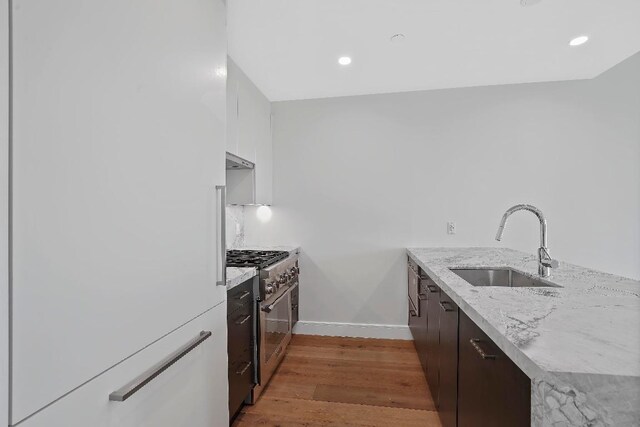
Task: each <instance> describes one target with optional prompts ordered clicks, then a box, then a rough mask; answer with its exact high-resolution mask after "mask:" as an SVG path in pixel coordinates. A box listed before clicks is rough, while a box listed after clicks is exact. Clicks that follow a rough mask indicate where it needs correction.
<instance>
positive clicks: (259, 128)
mask: <svg viewBox="0 0 640 427" xmlns="http://www.w3.org/2000/svg"><path fill="white" fill-rule="evenodd" d="M227 78H228V83H227V87H228V99H227V111H228V117H229V121H228V123H227V125H228V126H227V151H229V152H230V153H233V154H235V155H237V156H239V157H242V158H244V159H246V160H249V161H251V162H253V163H255V172H254V173H255V177H254V179H255V200H248V199H247V200H238V199H243V198H245V199H246V197H239V198H238V197H234V196H235V195H234V194H230V197H229V199H230V200H233V201H234V202H236V203H238V204H253V203H257V204H265V205H270V204H271V202H272V182H273V172H272V164H273V159H272V151H273V146H272V138H271V102H269V100H268V99H267V98H266V97H265V96H264V95H263V94H262V92H260V90H259V89H258V88H257V87H256V86H255V85H254V84H253V83H252V82H251V80H249V78H248V77H247V76H246V75H245V74H244V73H243V72H242V70H241V69H240V68H239V67H238V66H237V65H236V64H235V63H234V62H233V61H232V60H231V59H229V60H228V68H227Z"/></svg>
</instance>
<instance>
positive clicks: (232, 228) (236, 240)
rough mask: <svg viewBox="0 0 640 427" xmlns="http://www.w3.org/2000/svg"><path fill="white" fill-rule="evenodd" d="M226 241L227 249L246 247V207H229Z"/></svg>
mask: <svg viewBox="0 0 640 427" xmlns="http://www.w3.org/2000/svg"><path fill="white" fill-rule="evenodd" d="M226 239H227V248H238V247H241V246H244V244H245V234H244V206H235V205H234V206H227V233H226Z"/></svg>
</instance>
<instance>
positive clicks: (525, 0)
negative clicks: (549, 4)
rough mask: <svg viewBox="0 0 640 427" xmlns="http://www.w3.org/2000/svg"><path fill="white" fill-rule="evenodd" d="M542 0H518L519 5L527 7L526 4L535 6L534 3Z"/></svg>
mask: <svg viewBox="0 0 640 427" xmlns="http://www.w3.org/2000/svg"><path fill="white" fill-rule="evenodd" d="M541 1H542V0H520V6H522V7H527V6H535V5H536V4H538V3H540V2H541Z"/></svg>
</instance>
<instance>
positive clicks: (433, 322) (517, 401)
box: [409, 264, 531, 427]
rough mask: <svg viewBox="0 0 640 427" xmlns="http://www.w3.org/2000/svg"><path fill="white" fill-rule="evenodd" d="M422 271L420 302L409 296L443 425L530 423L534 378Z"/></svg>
mask: <svg viewBox="0 0 640 427" xmlns="http://www.w3.org/2000/svg"><path fill="white" fill-rule="evenodd" d="M414 265H415V264H414ZM418 273H419V277H420V280H419V282H420V286H419V288H418V289H419V293H418V300H419V307H414V306H413V304H412V302H411V299H410V300H409V327H410V330H411V333H412V335H413V338H414V343H415V346H416V351H417V352H418V357H419V358H420V363H421V364H422V367H423V369H424V371H425V376H426V378H427V382H428V384H429V390H430V391H431V396H432V397H433V401H434V403H435V405H436V408H437V409H438V415H439V416H440V421H441V422H442V425H443V426H444V427H456V426H457V427H520V426H523V427H525V426H527V427H528V426H530V425H531V381H530V380H529V378H528V377H527V376H526V375H525V374H524V373H523V372H522V371H521V370H520V369H519V368H518V367H517V366H516V365H515V363H513V362H512V361H511V359H509V358H508V357H507V356H506V355H505V354H504V353H503V352H502V351H501V350H500V349H499V348H498V347H497V346H496V345H495V344H494V343H493V341H491V339H489V337H488V336H487V335H486V334H485V333H484V332H482V330H481V329H480V328H479V327H478V326H477V325H476V324H475V323H473V321H471V320H470V319H469V317H468V316H467V315H466V314H465V313H464V312H463V311H462V310H460V309H459V308H458V306H457V305H456V304H455V303H454V302H453V301H452V300H451V298H449V296H448V295H447V294H446V292H444V291H442V290H441V289H440V287H438V286H437V285H436V284H435V282H434V281H433V280H431V278H429V277H427V276H426V275H425V274H424V272H422V271H421V270H419V269H418ZM413 279H414V280H415V276H414V278H413ZM410 280H411V279H410ZM413 286H414V287H415V284H414V285H413ZM409 287H410V289H411V284H410V286H409Z"/></svg>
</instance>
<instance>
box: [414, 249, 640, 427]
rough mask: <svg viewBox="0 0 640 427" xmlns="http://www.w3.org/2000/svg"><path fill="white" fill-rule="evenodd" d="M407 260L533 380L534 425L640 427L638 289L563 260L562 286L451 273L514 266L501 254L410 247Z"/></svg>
mask: <svg viewBox="0 0 640 427" xmlns="http://www.w3.org/2000/svg"><path fill="white" fill-rule="evenodd" d="M407 253H408V254H409V256H410V257H411V258H412V259H413V260H415V261H416V262H417V263H418V265H420V267H421V268H422V269H423V270H424V271H425V273H427V274H428V275H429V276H430V277H431V278H432V279H433V280H434V281H435V282H436V284H438V285H439V286H440V287H441V288H442V290H443V291H444V292H446V293H447V294H448V295H449V297H450V298H451V299H452V300H453V301H454V302H455V303H456V304H458V306H459V307H460V309H461V310H463V311H464V312H465V313H466V314H467V316H469V318H471V319H472V320H473V321H474V322H475V323H476V324H477V325H478V326H479V327H480V328H481V329H482V330H483V331H484V332H485V333H486V334H487V335H488V336H489V337H490V338H491V339H493V340H494V341H495V343H496V344H497V345H498V346H499V347H500V348H501V349H502V351H504V352H505V353H506V354H507V356H509V357H510V358H511V359H512V360H513V361H514V362H515V363H516V364H517V365H518V366H519V367H520V369H522V371H523V372H524V373H525V374H527V376H529V378H531V380H532V402H531V404H532V425H536V426H537V425H544V426H546V425H554V426H555V425H567V426H582V425H590V426H609V425H612V426H613V425H615V426H623V425H624V426H626V425H629V426H631V425H640V409H639V408H640V282H639V281H636V280H632V279H627V278H624V277H619V276H614V275H611V274H607V273H602V272H599V271H595V270H591V269H588V268H584V267H579V266H576V265H572V264H568V263H564V262H560V265H559V267H558V268H556V269H553V270H552V271H551V277H549V278H548V280H549V281H551V282H553V283H556V284H558V285H560V286H561V287H560V288H555V287H554V288H551V287H542V288H539V287H538V288H507V287H476V286H471V285H470V284H468V283H467V282H466V281H465V280H464V279H462V278H461V277H459V276H457V275H456V274H455V273H452V272H451V271H449V268H454V267H456V268H463V267H512V268H514V269H516V270H519V271H521V272H523V273H526V274H529V275H532V276H537V255H530V254H526V253H523V252H519V251H514V250H511V249H501V248H411V249H407Z"/></svg>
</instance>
